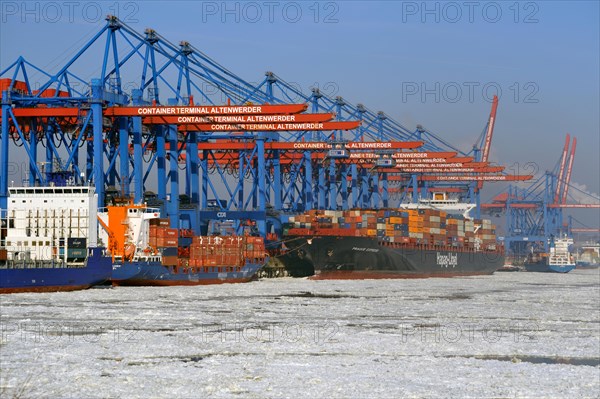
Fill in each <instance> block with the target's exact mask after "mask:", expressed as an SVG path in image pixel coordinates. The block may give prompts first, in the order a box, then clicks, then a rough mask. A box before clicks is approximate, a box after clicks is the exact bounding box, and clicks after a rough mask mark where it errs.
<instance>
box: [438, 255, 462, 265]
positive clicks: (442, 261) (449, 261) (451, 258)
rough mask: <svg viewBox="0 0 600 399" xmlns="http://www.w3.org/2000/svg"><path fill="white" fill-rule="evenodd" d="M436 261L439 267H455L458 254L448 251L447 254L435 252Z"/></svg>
mask: <svg viewBox="0 0 600 399" xmlns="http://www.w3.org/2000/svg"><path fill="white" fill-rule="evenodd" d="M436 263H437V265H438V266H441V267H450V266H452V267H456V266H458V254H453V253H448V254H447V255H442V254H441V253H439V252H437V253H436Z"/></svg>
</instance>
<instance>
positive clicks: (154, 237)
mask: <svg viewBox="0 0 600 399" xmlns="http://www.w3.org/2000/svg"><path fill="white" fill-rule="evenodd" d="M98 220H99V221H100V224H101V226H102V227H103V231H102V232H101V237H103V238H104V239H106V241H107V242H108V252H109V254H110V256H111V257H112V265H113V266H112V276H111V281H112V284H113V285H115V286H119V285H121V286H124V285H128V286H142V285H150V286H166V285H201V284H222V283H241V282H247V281H250V280H252V279H253V278H254V277H255V276H256V273H257V272H258V270H259V269H260V268H261V267H262V266H263V265H264V264H265V263H266V262H267V261H268V256H267V255H266V253H265V245H264V240H263V238H262V237H253V236H237V235H228V236H196V235H194V234H193V232H192V231H190V230H187V229H177V228H170V227H169V226H170V221H169V219H161V218H160V217H159V211H158V209H154V208H150V207H148V206H146V205H134V204H131V203H129V204H122V205H116V206H109V207H107V208H106V209H105V210H101V212H99V213H98Z"/></svg>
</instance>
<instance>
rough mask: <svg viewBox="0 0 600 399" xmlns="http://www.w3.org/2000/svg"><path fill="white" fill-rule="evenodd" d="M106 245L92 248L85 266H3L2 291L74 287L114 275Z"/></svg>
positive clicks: (64, 289)
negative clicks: (106, 254) (106, 252)
mask: <svg viewBox="0 0 600 399" xmlns="http://www.w3.org/2000/svg"><path fill="white" fill-rule="evenodd" d="M103 252H104V248H89V249H88V257H87V258H86V261H85V265H84V266H83V267H73V266H71V267H38V268H33V267H31V268H27V267H23V266H22V264H20V263H17V264H16V266H15V267H12V268H0V293H3V294H4V293H15V292H52V291H73V290H81V289H85V288H89V287H91V286H93V285H97V284H102V283H103V282H105V281H107V280H108V279H109V278H110V275H111V271H112V261H111V259H110V258H109V257H106V256H103V255H102V254H103Z"/></svg>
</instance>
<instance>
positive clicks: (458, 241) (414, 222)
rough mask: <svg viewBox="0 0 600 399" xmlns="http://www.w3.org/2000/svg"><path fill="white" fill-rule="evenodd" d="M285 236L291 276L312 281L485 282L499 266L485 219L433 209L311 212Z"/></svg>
mask: <svg viewBox="0 0 600 399" xmlns="http://www.w3.org/2000/svg"><path fill="white" fill-rule="evenodd" d="M283 233H284V245H285V247H286V248H287V249H286V252H285V254H284V255H283V256H282V257H281V259H282V261H283V262H284V263H285V264H286V266H287V268H288V271H289V273H290V274H291V275H294V276H307V275H311V274H312V275H313V277H312V278H315V279H371V278H423V277H452V276H470V275H486V274H492V273H494V271H496V270H497V269H498V268H500V267H501V266H502V265H503V264H504V248H503V246H501V245H499V244H498V243H497V242H496V235H495V227H494V226H493V225H492V224H491V222H490V221H489V220H469V219H466V218H465V217H464V216H463V215H448V214H447V213H446V212H444V211H441V210H436V209H432V208H425V209H387V210H348V211H327V210H326V211H310V212H307V213H305V214H303V215H298V216H294V217H292V218H290V219H289V223H287V224H286V225H285V226H284V232H283Z"/></svg>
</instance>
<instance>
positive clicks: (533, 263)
mask: <svg viewBox="0 0 600 399" xmlns="http://www.w3.org/2000/svg"><path fill="white" fill-rule="evenodd" d="M549 248H550V251H549V252H550V253H548V254H546V253H540V254H538V253H531V254H529V255H528V257H527V260H526V261H525V263H524V264H523V266H524V267H525V270H527V271H528V272H546V273H568V272H570V271H571V270H573V269H575V267H576V265H575V259H574V258H573V254H571V249H572V248H573V239H572V238H570V237H559V238H552V239H551V240H550V245H549Z"/></svg>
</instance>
